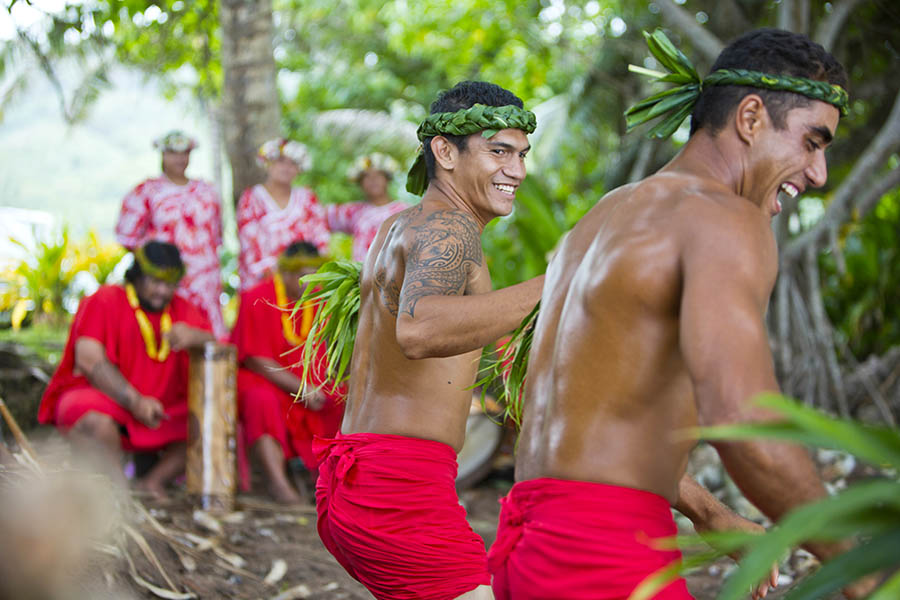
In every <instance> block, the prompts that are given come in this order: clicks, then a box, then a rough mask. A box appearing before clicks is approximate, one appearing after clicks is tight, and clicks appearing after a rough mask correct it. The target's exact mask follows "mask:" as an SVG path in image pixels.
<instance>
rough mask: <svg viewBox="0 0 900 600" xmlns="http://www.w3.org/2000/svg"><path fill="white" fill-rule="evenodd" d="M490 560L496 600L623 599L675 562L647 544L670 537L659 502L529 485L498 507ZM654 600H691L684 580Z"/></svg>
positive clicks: (677, 556)
mask: <svg viewBox="0 0 900 600" xmlns="http://www.w3.org/2000/svg"><path fill="white" fill-rule="evenodd" d="M501 504H502V509H501V511H500V523H499V526H498V529H497V540H496V541H495V542H494V544H493V546H491V550H490V552H489V553H488V564H489V568H490V570H491V574H492V575H493V576H494V583H493V588H494V595H495V597H496V598H497V600H537V599H544V600H551V599H558V598H566V600H588V599H591V600H626V599H627V598H628V596H629V595H630V594H631V592H632V591H633V590H634V589H635V588H636V587H637V586H638V585H639V584H640V583H641V582H642V581H643V580H644V579H645V578H646V577H647V576H649V575H652V574H653V573H655V572H656V571H658V570H659V569H662V568H664V567H666V566H667V565H669V564H671V563H672V562H673V561H680V560H681V553H680V552H679V551H677V550H671V551H670V550H658V549H656V548H654V547H653V540H656V539H659V538H668V537H672V536H674V535H676V533H677V529H676V527H675V522H674V521H673V520H672V512H671V510H670V508H669V503H668V501H666V499H665V498H663V497H661V496H658V495H656V494H652V493H650V492H645V491H642V490H635V489H631V488H626V487H619V486H614V485H604V484H600V483H588V482H584V481H566V480H560V479H533V480H530V481H523V482H519V483H516V484H515V485H514V486H513V488H512V490H510V492H509V494H508V495H507V496H506V497H505V498H503V499H502V500H501ZM654 599H655V600H692V597H691V595H690V593H689V592H688V590H687V586H686V584H685V582H684V579H678V580H676V581H674V582H672V583H670V584H669V585H668V586H666V587H665V588H663V589H662V590H661V591H660V592H658V593H657V594H656V595H655V596H654Z"/></svg>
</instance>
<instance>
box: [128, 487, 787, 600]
mask: <svg viewBox="0 0 900 600" xmlns="http://www.w3.org/2000/svg"><path fill="white" fill-rule="evenodd" d="M508 476H509V472H508V471H503V472H494V473H493V474H492V476H491V477H489V478H488V479H487V480H485V481H484V482H482V483H481V484H479V485H478V486H476V487H474V488H472V489H469V490H465V491H463V492H462V493H461V494H460V499H461V501H462V503H463V505H464V506H465V507H466V509H467V511H468V514H469V522H470V523H471V524H472V527H473V529H474V530H475V531H476V532H477V533H478V534H479V535H481V536H482V537H483V538H484V540H485V544H486V545H487V546H488V547H489V546H490V544H491V543H492V542H493V540H494V536H495V533H496V527H497V517H498V514H499V504H498V502H497V501H498V499H499V498H500V497H501V496H503V495H504V494H505V493H506V492H507V491H508V489H509V487H510V486H511V485H512V482H511V480H510V479H509V477H508ZM145 505H146V506H147V507H148V508H150V510H151V513H152V514H153V515H154V516H155V517H156V519H157V520H158V521H159V522H160V523H161V524H162V525H164V526H165V527H171V528H172V529H174V530H179V531H189V532H194V533H195V534H197V535H200V536H209V535H210V531H209V529H207V528H205V527H203V526H202V525H201V524H200V523H198V522H197V521H196V520H195V519H194V517H193V506H192V504H191V502H190V501H189V500H188V499H187V498H186V497H185V496H184V495H183V493H179V494H177V495H175V497H174V501H173V502H172V503H170V504H167V505H158V504H154V503H151V502H148V501H145ZM236 509H237V511H238V512H237V513H235V515H232V516H231V517H226V518H224V519H221V520H219V523H220V524H221V526H222V534H221V535H220V536H219V538H218V539H219V544H220V546H221V548H222V549H223V550H225V551H226V552H228V553H232V554H234V555H237V556H239V557H240V558H241V559H242V560H243V561H245V564H244V565H243V566H242V567H241V568H240V570H236V569H234V568H233V565H229V564H228V563H227V562H226V561H225V560H223V559H222V558H220V557H218V556H216V555H214V554H211V553H208V552H207V554H208V555H209V556H208V559H207V560H197V561H195V563H196V568H194V569H193V570H188V569H187V568H185V564H184V562H183V561H182V560H180V559H179V557H178V555H177V554H176V552H175V550H174V549H173V544H172V543H171V542H170V541H169V540H167V539H166V538H164V537H162V536H153V535H147V536H146V537H147V539H148V542H149V543H150V544H151V546H152V548H153V550H154V552H155V554H156V555H157V556H158V557H159V560H160V562H161V563H162V564H163V568H164V569H165V570H166V571H168V572H169V574H170V576H171V578H172V580H173V581H174V582H176V584H178V585H179V587H180V589H181V590H182V591H186V592H192V593H194V594H196V596H197V597H198V598H201V599H212V598H241V599H254V598H263V599H273V598H278V599H279V600H288V599H291V598H309V599H321V600H325V599H335V600H337V599H352V600H357V599H360V600H361V599H364V598H372V596H371V595H370V594H369V593H368V592H367V591H366V590H365V589H364V588H363V587H362V586H361V585H360V584H359V583H358V582H356V581H355V580H353V579H352V578H351V577H350V576H348V575H347V574H346V572H345V571H344V570H343V569H342V568H341V567H340V565H338V563H337V562H336V561H335V559H334V558H333V557H332V556H331V555H330V554H329V553H328V551H327V550H325V548H324V547H323V546H322V543H321V542H320V540H319V537H318V534H317V533H316V527H315V511H314V509H313V508H312V507H311V506H310V507H302V508H293V509H289V508H285V507H282V506H278V505H274V504H271V503H269V502H268V501H266V500H265V499H264V498H262V497H260V496H254V495H239V496H238V499H237V506H236ZM147 530H148V528H147V527H144V528H143V531H145V532H146V531H147ZM131 554H132V556H135V557H136V558H135V563H136V569H137V571H138V572H139V573H140V575H141V576H142V577H143V578H144V579H147V580H149V581H153V582H155V583H156V584H157V585H163V582H162V580H161V577H160V575H159V573H158V571H157V570H156V569H154V567H153V566H152V565H151V564H150V562H149V561H147V560H146V559H145V558H144V557H143V556H141V555H140V552H139V550H138V549H136V548H135V549H134V551H133V552H132V553H131ZM278 560H283V561H284V562H285V563H286V566H287V570H286V572H285V574H284V577H283V578H282V579H280V580H279V581H278V582H277V583H275V584H268V583H264V581H263V580H264V578H265V577H266V575H267V573H268V572H269V571H270V570H271V569H272V566H273V564H274V563H275V562H276V561H278ZM728 562H730V561H723V562H722V563H718V564H716V565H715V566H714V567H712V569H711V570H710V569H709V568H708V569H704V570H702V571H699V572H697V573H694V574H691V575H689V576H688V578H687V580H688V587H689V588H690V590H691V592H692V593H693V594H694V596H695V598H696V599H697V600H713V598H715V595H716V593H717V591H718V590H719V588H720V586H721V582H722V576H723V574H724V573H725V572H726V570H727V569H728V568H729V565H728ZM188 565H189V566H192V565H191V563H188ZM116 580H117V583H118V584H119V585H121V586H123V587H124V588H126V589H128V590H129V591H130V592H131V593H132V594H133V595H134V597H135V598H154V597H156V596H154V595H153V594H151V593H150V592H147V591H146V590H144V589H142V588H140V586H138V585H136V584H135V583H134V582H133V580H132V579H130V578H128V577H127V573H124V572H121V570H120V572H119V573H118V575H117V576H116ZM279 594H283V595H279ZM780 596H781V593H778V594H776V595H774V596H773V595H770V596H769V597H770V598H778V597H780Z"/></svg>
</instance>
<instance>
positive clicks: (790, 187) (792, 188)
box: [779, 181, 800, 198]
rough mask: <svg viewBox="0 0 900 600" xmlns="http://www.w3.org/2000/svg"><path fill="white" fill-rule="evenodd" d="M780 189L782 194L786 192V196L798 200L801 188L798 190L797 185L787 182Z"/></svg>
mask: <svg viewBox="0 0 900 600" xmlns="http://www.w3.org/2000/svg"><path fill="white" fill-rule="evenodd" d="M779 189H780V190H781V191H782V192H784V193H785V194H787V195H788V196H790V197H791V198H796V197H797V196H798V195H799V194H800V190H799V188H797V186H796V185H794V184H793V183H790V182H788V181H785V182H784V183H782V184H781V187H780V188H779Z"/></svg>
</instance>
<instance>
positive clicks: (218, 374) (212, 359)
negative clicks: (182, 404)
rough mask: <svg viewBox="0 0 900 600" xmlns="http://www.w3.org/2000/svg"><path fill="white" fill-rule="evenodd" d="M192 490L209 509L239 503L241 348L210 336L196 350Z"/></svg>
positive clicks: (191, 396) (191, 379)
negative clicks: (237, 434) (236, 497)
mask: <svg viewBox="0 0 900 600" xmlns="http://www.w3.org/2000/svg"><path fill="white" fill-rule="evenodd" d="M188 412H189V416H188V423H189V425H188V447H187V492H188V494H189V495H190V496H191V497H192V498H194V499H195V500H196V501H197V502H198V504H199V505H200V507H201V508H202V509H203V510H206V511H209V512H213V513H227V512H231V511H232V509H233V508H234V494H235V490H236V487H237V485H236V484H237V478H236V475H237V467H236V465H237V463H236V460H235V448H236V438H235V430H236V425H237V351H236V349H235V347H234V346H231V345H227V344H220V343H217V342H206V343H205V344H204V345H203V346H201V347H199V348H194V349H191V350H190V370H189V375H188Z"/></svg>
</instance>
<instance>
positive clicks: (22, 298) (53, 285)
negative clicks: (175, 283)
mask: <svg viewBox="0 0 900 600" xmlns="http://www.w3.org/2000/svg"><path fill="white" fill-rule="evenodd" d="M12 241H13V242H14V243H15V244H17V245H18V246H19V247H21V248H22V249H23V250H24V251H25V252H26V257H25V258H24V259H23V260H22V261H21V262H19V264H18V265H16V266H15V267H14V268H12V269H9V270H8V271H7V272H5V273H3V274H2V276H0V283H2V286H0V290H3V291H2V295H0V314H3V313H6V314H7V315H8V318H9V324H10V325H11V326H12V327H13V328H14V329H18V328H19V327H20V326H21V325H22V323H23V321H24V320H25V318H26V317H27V316H28V315H29V313H33V318H34V320H36V321H49V322H51V323H52V324H57V325H59V324H61V323H63V322H64V321H65V320H66V318H67V317H68V314H69V313H71V312H72V311H73V310H74V306H75V303H77V300H78V298H79V297H80V294H81V293H83V292H84V291H85V290H84V289H80V290H79V289H77V286H76V285H75V283H76V276H78V275H79V274H80V273H84V274H86V275H89V276H90V278H91V279H92V282H93V283H94V284H95V285H101V284H103V283H106V281H107V279H108V278H109V277H110V275H111V274H112V272H113V269H114V268H115V266H116V265H117V264H119V261H121V259H122V257H123V256H124V254H125V251H124V250H123V249H122V247H121V246H119V245H118V244H114V243H109V242H103V241H102V240H101V239H100V238H99V237H98V236H97V234H96V233H95V232H93V231H91V232H89V233H88V234H87V235H85V237H84V238H83V239H82V240H80V241H77V242H73V241H72V240H71V238H70V236H69V232H68V229H63V230H61V231H60V232H59V233H58V234H57V235H56V236H53V237H52V238H51V239H49V240H41V241H37V242H35V243H34V246H33V247H31V246H30V245H28V244H24V243H22V242H20V241H18V240H15V239H14V240H12Z"/></svg>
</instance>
